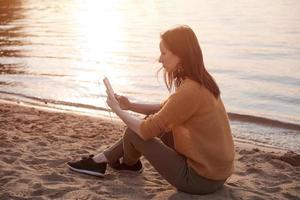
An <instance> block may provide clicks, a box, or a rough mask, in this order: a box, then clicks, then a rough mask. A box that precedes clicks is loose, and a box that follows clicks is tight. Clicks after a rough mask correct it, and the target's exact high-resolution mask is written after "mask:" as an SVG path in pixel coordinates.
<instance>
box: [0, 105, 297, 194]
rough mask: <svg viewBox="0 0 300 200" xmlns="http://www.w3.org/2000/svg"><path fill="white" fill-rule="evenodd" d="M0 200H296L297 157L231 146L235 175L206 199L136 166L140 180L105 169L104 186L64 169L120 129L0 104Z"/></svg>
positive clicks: (69, 115)
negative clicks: (234, 153) (76, 199)
mask: <svg viewBox="0 0 300 200" xmlns="http://www.w3.org/2000/svg"><path fill="white" fill-rule="evenodd" d="M0 124H1V126H0V127H1V128H0V137H1V138H0V146H1V149H0V151H1V152H0V169H1V171H0V175H1V176H0V191H1V192H0V199H28V198H29V199H34V198H36V199H74V198H79V199H109V200H110V199H115V198H122V199H200V200H202V199H220V200H224V199H297V198H299V197H300V192H299V191H300V187H299V185H300V176H299V175H300V163H299V161H300V159H299V154H296V153H293V152H288V151H286V150H282V149H276V148H272V147H261V146H257V145H254V144H248V143H246V142H242V141H237V140H235V147H236V158H235V171H234V174H233V175H232V176H231V177H230V178H229V179H228V180H227V182H226V184H225V185H224V187H223V188H222V189H221V190H219V191H218V192H216V193H213V194H209V195H203V196H199V195H189V194H186V193H182V192H179V191H177V190H176V189H175V188H174V187H172V186H171V185H169V184H168V183H167V182H166V181H165V180H164V179H163V178H162V177H161V176H160V174H158V173H157V172H156V170H155V169H154V168H153V167H152V166H151V164H150V163H149V162H148V161H147V160H145V159H144V158H142V162H143V165H144V172H143V173H142V174H140V175H136V174H127V173H119V172H116V171H113V170H112V169H110V168H108V170H107V174H106V175H105V177H104V178H96V177H92V176H88V175H82V174H78V173H74V172H72V171H70V170H69V169H68V168H67V166H66V164H65V163H66V162H68V161H70V160H74V159H78V158H79V157H81V156H86V155H88V154H92V153H96V152H99V151H102V150H104V149H105V148H107V147H108V146H110V145H111V144H113V143H114V142H115V141H117V140H118V139H119V138H120V137H121V136H122V131H123V130H124V125H123V124H122V123H115V122H114V123H111V121H109V120H107V119H104V118H100V117H91V116H86V115H79V114H78V113H69V112H54V111H53V110H51V111H49V110H45V109H40V108H36V107H32V106H22V105H18V104H16V103H12V102H6V103H5V102H4V101H0Z"/></svg>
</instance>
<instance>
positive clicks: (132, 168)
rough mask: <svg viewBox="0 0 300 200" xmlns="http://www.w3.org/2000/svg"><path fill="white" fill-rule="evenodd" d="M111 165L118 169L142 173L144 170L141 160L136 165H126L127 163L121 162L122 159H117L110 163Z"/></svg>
mask: <svg viewBox="0 0 300 200" xmlns="http://www.w3.org/2000/svg"><path fill="white" fill-rule="evenodd" d="M109 166H110V167H111V168H113V169H115V170H118V171H131V172H138V173H142V171H143V165H142V162H141V161H140V160H139V161H138V162H137V163H136V164H134V165H126V164H125V163H120V161H117V162H115V163H109Z"/></svg>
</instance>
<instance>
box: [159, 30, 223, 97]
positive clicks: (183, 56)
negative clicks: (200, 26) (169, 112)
mask: <svg viewBox="0 0 300 200" xmlns="http://www.w3.org/2000/svg"><path fill="white" fill-rule="evenodd" d="M161 39H162V41H163V42H164V44H165V45H166V48H168V49H169V50H170V51H171V52H172V53H173V54H174V55H176V56H177V57H179V58H180V61H181V63H180V68H179V69H177V70H176V71H175V72H172V73H168V72H166V71H165V70H164V80H165V83H166V86H167V88H168V90H169V91H171V90H172V88H173V87H174V86H175V88H177V87H178V86H179V85H180V84H181V82H182V81H183V80H184V79H185V78H190V79H192V80H194V81H197V82H198V83H200V84H201V85H203V86H204V87H206V88H207V89H208V90H209V91H210V92H211V93H212V94H213V95H214V96H215V97H216V98H218V97H219V95H220V89H219V87H218V85H217V83H216V82H215V80H214V79H213V77H212V76H211V75H210V74H209V73H208V71H207V70H206V69H205V66H204V62H203V56H202V51H201V48H200V45H199V42H198V39H197V37H196V35H195V33H194V31H193V30H192V29H191V28H190V27H188V26H179V27H176V28H173V29H170V30H167V31H166V32H164V33H163V34H161Z"/></svg>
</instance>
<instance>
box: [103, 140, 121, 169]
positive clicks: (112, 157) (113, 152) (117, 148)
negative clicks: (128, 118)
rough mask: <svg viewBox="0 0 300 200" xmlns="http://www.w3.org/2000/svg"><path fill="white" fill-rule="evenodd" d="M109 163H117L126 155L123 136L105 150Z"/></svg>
mask: <svg viewBox="0 0 300 200" xmlns="http://www.w3.org/2000/svg"><path fill="white" fill-rule="evenodd" d="M103 154H104V156H105V157H106V159H107V161H108V163H115V162H117V161H118V160H119V159H120V158H121V157H123V155H124V151H123V138H122V139H120V140H119V141H117V142H116V143H115V144H114V145H113V146H111V147H109V148H108V149H106V150H104V151H103Z"/></svg>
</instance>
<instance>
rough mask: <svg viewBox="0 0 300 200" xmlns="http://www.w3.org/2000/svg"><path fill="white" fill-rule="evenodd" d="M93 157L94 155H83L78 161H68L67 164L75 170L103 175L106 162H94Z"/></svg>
mask: <svg viewBox="0 0 300 200" xmlns="http://www.w3.org/2000/svg"><path fill="white" fill-rule="evenodd" d="M93 157H94V155H90V156H89V157H83V158H82V159H81V160H79V161H76V162H68V163H67V165H68V167H69V168H70V169H71V170H73V171H75V172H79V173H83V174H89V175H93V176H100V177H103V176H104V173H105V170H106V163H96V162H95V161H94V160H93Z"/></svg>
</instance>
